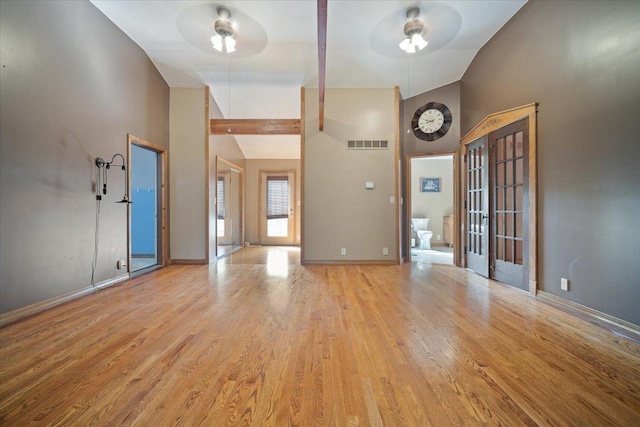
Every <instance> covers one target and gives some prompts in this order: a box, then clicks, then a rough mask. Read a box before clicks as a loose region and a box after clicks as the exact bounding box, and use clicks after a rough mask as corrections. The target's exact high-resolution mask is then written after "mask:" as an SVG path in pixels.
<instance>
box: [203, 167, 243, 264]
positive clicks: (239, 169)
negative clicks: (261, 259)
mask: <svg viewBox="0 0 640 427" xmlns="http://www.w3.org/2000/svg"><path fill="white" fill-rule="evenodd" d="M215 162H216V168H215V174H214V176H215V177H216V179H215V182H216V185H215V193H214V197H215V199H214V200H215V209H214V215H215V217H216V218H217V217H218V173H219V171H218V162H222V163H224V164H226V165H227V166H229V167H230V168H231V169H235V170H236V171H237V172H238V174H239V181H240V182H239V185H240V188H239V191H240V246H239V247H238V248H237V249H235V250H232V251H230V252H227V253H225V254H222V255H220V254H219V253H218V225H217V224H218V222H217V221H216V226H215V233H214V234H215V244H216V260H218V259H220V258H224V257H226V256H227V255H230V254H232V253H233V252H236V251H238V250H240V249H242V247H243V246H244V231H245V230H244V227H245V223H244V168H243V167H242V166H239V165H237V164H235V163H233V162H230V161H229V160H227V159H225V158H224V157H220V156H216V157H215ZM225 191H226V189H225ZM208 222H209V221H207V223H208Z"/></svg>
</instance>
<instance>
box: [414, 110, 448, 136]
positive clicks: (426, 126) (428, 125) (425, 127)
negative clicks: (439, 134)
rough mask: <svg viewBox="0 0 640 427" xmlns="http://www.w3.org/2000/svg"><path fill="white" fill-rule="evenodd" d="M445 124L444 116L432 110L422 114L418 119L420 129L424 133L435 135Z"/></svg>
mask: <svg viewBox="0 0 640 427" xmlns="http://www.w3.org/2000/svg"><path fill="white" fill-rule="evenodd" d="M443 124H444V114H442V112H441V111H440V110H436V109H435V108H432V109H430V110H427V111H425V112H424V113H422V115H421V116H420V118H419V119H418V127H419V128H420V130H421V131H422V132H424V133H434V132H435V131H437V130H438V129H440V128H441V127H442V125H443Z"/></svg>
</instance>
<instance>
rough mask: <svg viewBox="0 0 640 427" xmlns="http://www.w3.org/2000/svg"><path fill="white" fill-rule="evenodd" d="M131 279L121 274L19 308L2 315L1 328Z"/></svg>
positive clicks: (0, 316)
mask: <svg viewBox="0 0 640 427" xmlns="http://www.w3.org/2000/svg"><path fill="white" fill-rule="evenodd" d="M128 279H129V273H127V274H121V275H120V276H116V277H112V278H111V279H107V280H104V281H102V282H100V283H96V285H95V287H93V286H87V287H84V288H82V289H78V290H76V291H71V292H68V293H66V294H63V295H59V296H57V297H53V298H49V299H47V300H44V301H40V302H37V303H35V304H31V305H28V306H26V307H22V308H18V309H16V310H13V311H10V312H8V313H4V314H0V328H1V327H4V326H6V325H8V324H10V323H14V322H17V321H18V320H21V319H24V318H25V317H29V316H33V315H34V314H38V313H40V312H43V311H45V310H48V309H50V308H53V307H56V306H58V305H60V304H64V303H65V302H68V301H71V300H74V299H76V298H80V297H81V296H84V295H87V294H90V293H92V292H95V291H97V290H100V289H105V288H108V287H109V286H113V285H115V284H117V283H120V282H124V281H125V280H128Z"/></svg>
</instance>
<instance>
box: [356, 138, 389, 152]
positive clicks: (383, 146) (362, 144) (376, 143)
mask: <svg viewBox="0 0 640 427" xmlns="http://www.w3.org/2000/svg"><path fill="white" fill-rule="evenodd" d="M388 149H389V141H387V140H378V139H373V140H372V139H350V140H348V141H347V150H388Z"/></svg>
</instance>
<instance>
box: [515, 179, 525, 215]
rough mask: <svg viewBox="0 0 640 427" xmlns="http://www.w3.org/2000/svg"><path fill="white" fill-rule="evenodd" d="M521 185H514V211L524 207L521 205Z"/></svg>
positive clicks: (521, 209)
mask: <svg viewBox="0 0 640 427" xmlns="http://www.w3.org/2000/svg"><path fill="white" fill-rule="evenodd" d="M522 188H523V187H522V186H521V185H519V186H517V187H516V205H515V207H514V210H516V211H521V212H522V211H523V210H524V207H523V205H522Z"/></svg>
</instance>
